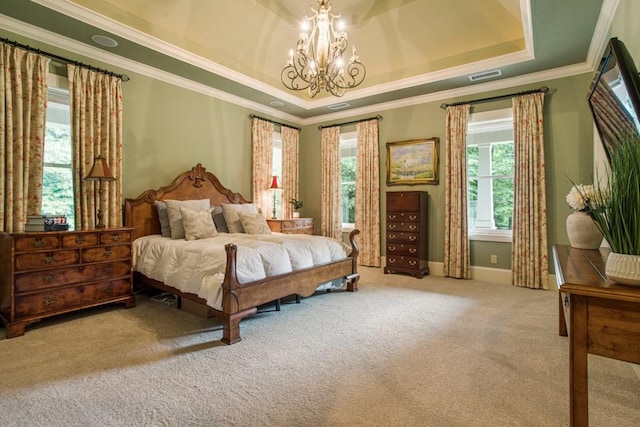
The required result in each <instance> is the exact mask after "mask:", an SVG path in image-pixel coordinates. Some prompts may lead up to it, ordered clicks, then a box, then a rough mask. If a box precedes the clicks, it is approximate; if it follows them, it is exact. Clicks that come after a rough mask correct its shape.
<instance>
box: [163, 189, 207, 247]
mask: <svg viewBox="0 0 640 427" xmlns="http://www.w3.org/2000/svg"><path fill="white" fill-rule="evenodd" d="M164 202H165V203H166V204H167V214H169V226H170V227H171V238H172V239H184V227H183V226H182V214H180V207H181V206H182V207H184V208H187V209H191V210H192V211H206V210H208V209H209V199H201V200H165V201H164Z"/></svg>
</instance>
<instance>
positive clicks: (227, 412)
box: [0, 268, 640, 426]
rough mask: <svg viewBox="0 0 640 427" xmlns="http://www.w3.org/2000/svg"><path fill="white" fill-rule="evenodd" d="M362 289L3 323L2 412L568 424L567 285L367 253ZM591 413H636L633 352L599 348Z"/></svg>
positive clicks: (33, 416)
mask: <svg viewBox="0 0 640 427" xmlns="http://www.w3.org/2000/svg"><path fill="white" fill-rule="evenodd" d="M360 271H361V273H362V279H361V281H360V292H357V293H354V294H352V293H344V292H334V293H330V294H324V293H323V294H321V295H316V296H314V297H311V298H305V299H303V300H302V302H301V304H284V305H283V307H282V311H280V312H274V311H263V312H261V313H259V314H257V315H255V316H253V317H251V318H250V319H247V320H245V321H243V322H242V323H241V329H242V336H243V341H242V342H240V343H238V344H235V345H232V346H225V345H223V344H220V342H219V341H218V340H219V339H220V338H221V336H222V332H221V330H220V327H219V325H218V324H217V323H216V321H215V320H204V319H200V318H198V317H195V316H193V315H190V314H188V313H185V312H182V311H180V310H177V309H175V308H172V307H170V306H168V305H166V304H163V303H161V302H155V301H152V300H151V299H149V297H148V296H147V295H145V294H141V295H139V296H138V305H137V307H136V308H133V309H130V310H125V309H123V308H122V307H121V306H110V307H101V308H97V309H92V310H87V311H83V312H81V313H74V314H70V315H66V316H62V317H59V318H55V319H49V320H46V321H43V322H42V323H40V324H36V325H33V326H31V327H28V328H27V333H26V335H25V336H23V337H19V338H15V339H10V340H6V339H4V330H0V337H1V338H0V361H1V362H0V425H2V426H566V425H568V420H569V417H568V410H569V401H568V340H567V338H563V337H559V336H558V333H557V332H558V331H557V325H558V318H557V316H558V313H557V299H556V298H557V294H556V292H555V291H535V290H530V289H522V288H514V287H511V286H508V285H497V284H492V283H483V282H478V281H462V280H454V279H445V278H442V277H433V276H427V277H425V278H423V279H422V280H418V279H415V278H412V277H407V276H400V275H384V274H382V272H381V270H380V269H371V268H361V269H360ZM589 380H590V383H589V393H590V422H591V425H592V426H614V425H615V426H637V425H640V378H638V376H637V374H636V373H635V371H634V369H633V365H631V364H628V363H624V362H619V361H614V360H610V359H605V358H601V357H597V356H589Z"/></svg>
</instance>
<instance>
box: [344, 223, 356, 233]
mask: <svg viewBox="0 0 640 427" xmlns="http://www.w3.org/2000/svg"><path fill="white" fill-rule="evenodd" d="M355 228H356V226H355V224H342V232H343V233H351V232H352V231H353V230H355Z"/></svg>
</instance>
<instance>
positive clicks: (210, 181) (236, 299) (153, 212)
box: [124, 163, 360, 344]
mask: <svg viewBox="0 0 640 427" xmlns="http://www.w3.org/2000/svg"><path fill="white" fill-rule="evenodd" d="M205 198H208V199H209V200H210V202H211V205H212V206H214V205H220V204H221V203H249V201H247V200H246V199H244V198H243V197H242V196H241V195H240V194H239V193H234V192H232V191H230V190H229V189H227V188H225V187H224V186H222V184H220V181H219V180H218V178H216V177H215V176H214V175H213V174H211V173H210V172H207V171H206V169H205V168H204V167H203V166H202V165H201V164H200V163H198V164H197V165H196V166H194V167H193V168H191V170H189V171H186V172H184V173H182V174H180V175H179V176H178V177H177V178H176V179H174V180H173V182H171V183H170V184H169V185H167V186H164V187H161V188H159V189H157V190H147V191H145V192H143V193H142V194H141V195H140V196H138V197H136V198H134V199H126V200H125V207H124V222H125V225H126V226H127V227H133V228H135V230H134V231H133V233H132V234H133V235H132V240H135V239H136V238H139V237H142V236H147V235H152V234H161V231H160V220H159V218H158V212H157V209H156V206H155V202H156V201H157V200H167V199H173V200H195V199H205ZM358 233H359V231H358V230H354V231H352V232H351V234H350V236H349V241H350V244H351V252H350V254H349V256H348V257H347V258H345V259H343V260H339V261H335V262H331V263H326V264H322V265H318V266H315V267H311V268H306V269H303V270H296V271H293V272H291V273H287V274H281V275H278V276H272V277H267V278H266V279H262V280H258V281H254V282H250V283H240V282H238V279H237V274H236V251H237V248H236V246H235V245H233V244H227V245H226V246H225V250H226V256H227V260H226V271H225V276H224V282H223V284H222V288H223V300H222V310H214V309H212V312H213V313H214V315H215V316H216V318H217V319H218V320H219V321H220V322H221V323H222V324H223V337H222V342H224V343H226V344H234V343H236V342H238V341H240V340H241V339H242V338H241V337H240V321H241V320H242V319H243V318H245V317H246V316H249V315H251V314H253V313H255V312H256V311H257V307H258V306H259V305H262V304H265V303H269V302H272V301H277V300H279V299H280V298H284V297H287V296H290V295H300V296H303V297H307V296H311V295H312V294H313V293H314V292H315V290H316V288H317V287H318V285H320V284H322V283H325V282H328V281H330V280H334V279H341V278H344V279H346V290H348V291H351V292H354V291H357V290H358V287H357V283H358V279H359V277H360V275H359V274H358V272H357V257H358V246H357V245H356V243H355V236H356V235H357V234H358ZM134 281H135V282H136V283H140V284H144V285H146V286H150V287H153V288H156V289H159V290H162V291H163V292H170V293H173V294H175V295H178V296H179V297H181V298H185V299H188V300H192V301H196V302H198V303H202V304H206V301H205V300H204V299H202V298H200V297H198V296H197V295H195V294H191V293H184V292H180V291H179V290H178V289H176V288H174V287H171V286H169V285H166V284H164V283H162V282H159V281H157V280H154V279H151V278H149V277H146V276H145V275H143V274H141V273H139V272H136V271H134Z"/></svg>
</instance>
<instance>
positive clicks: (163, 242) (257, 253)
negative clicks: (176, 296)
mask: <svg viewBox="0 0 640 427" xmlns="http://www.w3.org/2000/svg"><path fill="white" fill-rule="evenodd" d="M227 243H233V244H235V245H236V246H237V247H238V251H237V257H236V260H237V277H238V281H239V282H240V283H246V282H251V281H254V280H260V279H264V278H265V277H269V276H275V275H278V274H284V273H289V272H291V271H293V270H299V269H302V268H307V267H312V266H314V265H319V264H324V263H327V262H331V261H336V260H339V259H343V258H345V257H346V256H347V255H348V252H349V248H348V246H347V245H345V244H343V243H342V242H339V241H337V240H334V239H329V238H326V237H321V236H309V235H304V234H291V235H289V234H280V233H272V234H241V233H220V234H218V236H217V237H212V238H208V239H202V240H192V241H187V240H184V239H177V240H173V239H171V238H169V237H162V236H160V235H151V236H145V237H141V238H138V239H136V240H135V241H134V242H133V264H134V270H135V271H138V272H140V273H142V274H144V275H145V276H147V277H149V278H152V279H155V280H158V281H161V282H163V283H165V284H167V285H169V286H172V287H174V288H176V289H179V290H180V291H182V292H189V293H193V294H196V295H198V296H199V297H201V298H204V299H205V300H206V301H207V304H208V305H209V306H210V307H213V308H215V309H217V310H221V308H222V287H221V286H220V285H221V284H222V281H223V280H224V270H225V266H226V252H225V250H224V246H225V245H226V244H227Z"/></svg>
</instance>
